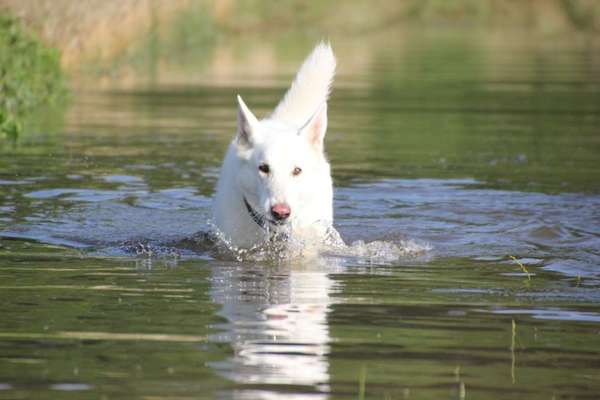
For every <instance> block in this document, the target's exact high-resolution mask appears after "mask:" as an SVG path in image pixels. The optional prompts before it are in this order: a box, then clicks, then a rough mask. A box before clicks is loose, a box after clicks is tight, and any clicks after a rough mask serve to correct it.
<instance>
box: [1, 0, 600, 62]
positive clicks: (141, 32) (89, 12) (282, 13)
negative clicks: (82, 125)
mask: <svg viewBox="0 0 600 400" xmlns="http://www.w3.org/2000/svg"><path fill="white" fill-rule="evenodd" d="M1 13H5V14H6V13H9V14H11V15H14V16H16V17H17V18H19V19H20V20H21V21H23V23H24V24H25V26H27V28H28V29H30V30H32V31H34V32H36V33H37V34H39V36H40V37H41V39H42V40H43V41H44V42H45V43H46V44H48V45H49V46H52V47H55V48H57V49H58V50H59V51H60V60H61V65H62V66H63V67H64V68H65V69H66V70H68V71H70V70H76V69H78V68H79V67H80V65H81V64H82V63H96V64H97V63H105V62H110V61H111V60H112V59H114V58H115V57H118V56H120V55H122V54H123V53H124V52H125V51H128V49H129V48H130V47H131V45H132V44H133V43H134V42H136V41H137V40H139V39H143V38H147V37H148V36H152V35H158V36H160V35H164V34H165V31H168V30H169V29H170V28H172V25H173V24H174V23H175V24H179V20H180V19H181V18H184V19H185V18H188V19H189V16H190V15H197V16H198V15H201V16H202V17H201V18H197V19H196V20H195V21H193V24H190V25H189V26H188V27H186V34H187V35H189V37H193V36H194V35H198V34H199V33H200V34H204V35H206V33H207V31H209V33H210V34H211V35H214V36H216V35H221V36H235V35H240V34H244V35H245V34H248V33H260V34H269V33H272V32H277V33H281V32H289V31H318V32H319V33H320V34H321V35H322V36H326V37H332V36H336V35H337V36H340V35H344V36H346V35H348V34H354V35H364V34H366V33H369V32H373V31H378V30H382V29H388V28H389V27H391V26H406V25H410V24H419V25H420V26H424V27H439V26H453V25H460V26H465V25H466V26H469V27H473V28H484V29H486V30H498V29H500V30H502V29H527V30H529V31H530V32H532V33H533V34H537V35H546V36H548V37H552V36H557V35H564V34H565V33H574V32H578V33H584V34H586V35H597V34H598V33H600V4H599V3H598V2H595V1H593V0H547V1H546V0H544V1H540V0H520V1H514V0H476V1H473V0H460V1H453V2H447V1H440V0H419V1H416V0H406V1H401V2H397V1H390V0H374V1H372V2H364V1H360V0H348V1H346V2H344V6H343V7H340V5H339V3H337V2H333V1H324V2H304V1H301V0H291V1H288V2H285V3H273V2H265V1H260V0H240V1H232V0H170V1H160V0H129V1H126V2H123V1H118V0H80V1H76V2H75V1H71V0H37V1H22V0H0V14H1ZM189 37H188V38H182V40H190V39H189Z"/></svg>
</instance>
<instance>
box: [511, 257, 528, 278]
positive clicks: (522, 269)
mask: <svg viewBox="0 0 600 400" xmlns="http://www.w3.org/2000/svg"><path fill="white" fill-rule="evenodd" d="M510 258H511V259H512V260H513V261H514V262H516V263H517V265H518V266H519V268H521V271H523V272H524V273H525V274H526V275H527V280H531V273H530V272H529V271H528V270H527V268H526V267H525V266H524V265H523V263H521V262H520V261H519V260H517V258H516V257H515V256H510Z"/></svg>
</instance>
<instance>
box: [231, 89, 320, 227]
mask: <svg viewBox="0 0 600 400" xmlns="http://www.w3.org/2000/svg"><path fill="white" fill-rule="evenodd" d="M237 122H238V127H237V135H236V139H235V141H234V145H235V146H236V150H237V156H238V159H239V160H240V169H239V174H238V176H237V179H238V186H239V187H240V188H241V189H242V192H243V195H244V197H245V199H246V201H247V202H248V203H249V205H250V206H251V207H252V208H253V209H254V210H255V211H256V212H257V213H259V214H261V216H262V217H263V218H264V219H265V220H266V221H268V224H269V226H270V227H271V228H273V229H277V228H278V227H282V226H285V225H291V226H294V224H297V223H298V222H300V221H302V220H303V218H302V215H303V213H305V214H306V213H307V212H308V211H309V210H307V208H309V207H311V206H312V205H314V204H315V201H314V199H312V197H315V196H319V195H320V193H318V192H319V189H318V188H319V187H320V186H322V185H320V182H323V180H325V181H326V182H325V183H328V184H329V186H330V185H331V182H330V181H331V177H330V171H329V164H328V163H327V160H326V159H325V154H324V151H323V139H324V138H325V132H326V130H327V103H325V102H323V103H322V104H321V105H320V106H319V107H318V108H317V109H316V110H315V112H314V113H313V115H310V116H307V119H306V122H305V123H304V124H303V125H302V126H300V127H294V126H291V125H290V124H287V123H284V122H281V121H278V120H274V119H269V118H267V119H263V120H260V121H259V120H258V119H257V118H256V117H255V116H254V114H252V112H251V111H250V110H249V109H248V107H247V106H246V104H245V103H244V101H243V100H242V98H241V97H239V96H238V118H237ZM305 220H306V218H304V222H306V221H305ZM311 222H314V221H311Z"/></svg>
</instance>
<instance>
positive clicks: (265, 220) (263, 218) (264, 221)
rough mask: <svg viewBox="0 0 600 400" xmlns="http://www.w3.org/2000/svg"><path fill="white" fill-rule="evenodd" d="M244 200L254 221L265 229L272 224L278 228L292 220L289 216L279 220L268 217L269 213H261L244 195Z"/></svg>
mask: <svg viewBox="0 0 600 400" xmlns="http://www.w3.org/2000/svg"><path fill="white" fill-rule="evenodd" d="M243 201H244V205H245V206H246V210H247V211H248V214H249V215H250V217H251V218H252V220H253V221H254V222H256V224H257V225H258V226H260V227H261V228H263V229H267V228H268V227H270V226H273V227H276V228H282V227H283V226H285V225H288V224H289V222H290V220H289V219H288V218H286V219H279V220H276V219H271V218H269V217H267V214H261V213H259V212H258V211H256V210H255V209H254V208H253V207H252V206H251V205H250V203H249V202H248V200H246V197H243Z"/></svg>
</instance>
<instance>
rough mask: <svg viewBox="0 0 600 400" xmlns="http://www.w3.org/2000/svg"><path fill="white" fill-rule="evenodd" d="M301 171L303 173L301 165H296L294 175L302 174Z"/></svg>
mask: <svg viewBox="0 0 600 400" xmlns="http://www.w3.org/2000/svg"><path fill="white" fill-rule="evenodd" d="M301 173H302V168H300V167H296V168H294V170H293V171H292V175H294V176H298V175H300V174H301Z"/></svg>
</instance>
